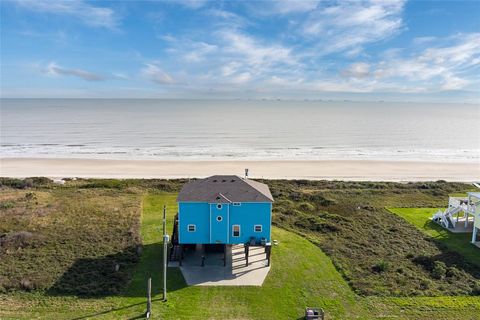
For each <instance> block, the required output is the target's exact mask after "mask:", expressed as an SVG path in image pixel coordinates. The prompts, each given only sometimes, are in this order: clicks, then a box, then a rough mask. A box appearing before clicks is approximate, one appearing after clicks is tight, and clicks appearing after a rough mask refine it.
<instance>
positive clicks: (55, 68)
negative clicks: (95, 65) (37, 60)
mask: <svg viewBox="0 0 480 320" xmlns="http://www.w3.org/2000/svg"><path fill="white" fill-rule="evenodd" d="M44 72H45V73H46V74H47V75H50V76H74V77H77V78H81V79H83V80H87V81H101V80H105V77H103V76H102V75H99V74H96V73H92V72H88V71H85V70H81V69H67V68H63V67H60V66H59V65H57V64H56V63H55V62H50V63H49V64H48V65H47V67H46V68H45V70H44Z"/></svg>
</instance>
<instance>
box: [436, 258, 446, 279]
mask: <svg viewBox="0 0 480 320" xmlns="http://www.w3.org/2000/svg"><path fill="white" fill-rule="evenodd" d="M446 274H447V266H446V265H445V263H443V262H441V261H434V262H433V269H432V277H433V278H435V279H443V278H445V275H446Z"/></svg>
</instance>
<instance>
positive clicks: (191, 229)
mask: <svg viewBox="0 0 480 320" xmlns="http://www.w3.org/2000/svg"><path fill="white" fill-rule="evenodd" d="M187 230H188V232H195V230H197V226H196V225H194V224H189V225H188V226H187Z"/></svg>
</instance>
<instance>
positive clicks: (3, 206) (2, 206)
mask: <svg viewBox="0 0 480 320" xmlns="http://www.w3.org/2000/svg"><path fill="white" fill-rule="evenodd" d="M13 207H15V203H13V202H11V201H3V202H0V210H6V209H10V208H13Z"/></svg>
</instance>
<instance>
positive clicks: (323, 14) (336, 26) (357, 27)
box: [302, 0, 404, 55]
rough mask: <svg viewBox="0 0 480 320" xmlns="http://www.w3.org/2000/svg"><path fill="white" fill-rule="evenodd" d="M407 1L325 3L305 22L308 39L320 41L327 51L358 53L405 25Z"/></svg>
mask: <svg viewBox="0 0 480 320" xmlns="http://www.w3.org/2000/svg"><path fill="white" fill-rule="evenodd" d="M403 7H404V0H396V1H375V0H372V1H362V2H360V1H342V2H338V3H336V4H335V5H333V6H328V5H326V4H323V5H322V6H319V8H318V9H317V10H315V11H313V12H312V13H311V14H310V15H309V16H308V18H307V19H306V21H305V22H304V23H303V25H302V33H303V35H304V36H306V37H307V38H310V39H311V40H315V41H318V42H319V48H321V50H322V52H323V53H332V52H341V51H348V53H349V54H350V55H355V54H358V53H359V52H360V51H361V50H362V49H363V46H364V45H366V44H368V43H373V42H377V41H380V40H383V39H387V38H389V37H391V36H393V35H395V34H397V33H398V32H399V31H400V30H401V28H402V13H403Z"/></svg>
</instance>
